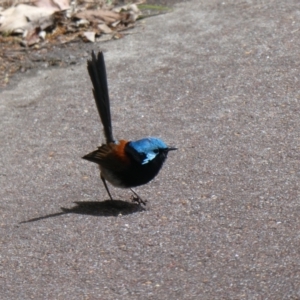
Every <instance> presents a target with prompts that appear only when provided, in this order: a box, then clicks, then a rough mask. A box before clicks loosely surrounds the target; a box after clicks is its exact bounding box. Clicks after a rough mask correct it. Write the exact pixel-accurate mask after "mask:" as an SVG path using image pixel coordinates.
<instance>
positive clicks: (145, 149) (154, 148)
mask: <svg viewBox="0 0 300 300" xmlns="http://www.w3.org/2000/svg"><path fill="white" fill-rule="evenodd" d="M126 148H127V149H126V151H127V152H128V153H129V154H130V155H131V156H132V157H133V158H134V159H135V160H136V161H138V162H139V163H140V164H142V165H145V164H148V163H150V162H151V161H153V160H155V159H156V158H160V159H161V160H162V162H163V161H164V160H165V159H166V158H167V155H168V153H169V151H172V150H177V148H175V147H168V146H167V145H166V144H165V143H164V142H163V141H162V140H161V139H158V138H155V137H148V138H144V139H141V140H137V141H131V142H129V143H128V146H127V147H126Z"/></svg>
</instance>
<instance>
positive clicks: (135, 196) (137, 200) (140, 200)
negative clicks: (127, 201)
mask: <svg viewBox="0 0 300 300" xmlns="http://www.w3.org/2000/svg"><path fill="white" fill-rule="evenodd" d="M131 201H132V202H137V203H138V204H139V205H141V204H144V205H146V203H147V200H143V199H142V198H141V197H140V196H138V195H131Z"/></svg>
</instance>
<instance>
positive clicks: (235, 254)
mask: <svg viewBox="0 0 300 300" xmlns="http://www.w3.org/2000/svg"><path fill="white" fill-rule="evenodd" d="M92 47H93V49H94V50H95V51H99V50H103V51H104V54H105V60H106V67H107V73H108V81H109V90H110V95H111V106H112V108H111V109H112V119H113V126H114V134H115V136H116V138H119V139H128V140H133V139H138V138H142V137H145V136H157V137H160V138H162V139H163V140H164V141H165V142H166V143H167V144H168V145H171V146H177V147H178V148H179V150H178V151H177V152H175V151H174V152H172V153H170V154H169V157H168V159H167V162H166V164H165V165H164V167H163V169H162V171H161V172H160V174H159V175H158V176H157V177H156V178H155V180H153V181H152V182H151V183H150V184H148V185H146V186H142V187H140V188H137V189H136V191H137V192H138V193H139V194H140V195H141V197H142V198H145V199H147V200H148V204H147V206H146V208H143V207H139V206H137V205H136V204H134V203H131V200H130V198H131V194H130V191H128V190H122V189H116V188H111V193H112V194H113V196H114V197H115V199H117V200H116V201H115V202H113V203H112V202H111V201H108V197H107V194H106V191H105V189H104V187H103V185H102V182H101V180H100V178H99V172H98V169H97V167H96V165H95V164H93V163H89V162H87V161H84V160H82V159H81V157H82V156H83V155H85V154H87V153H89V152H91V151H92V150H94V149H96V146H98V145H99V144H101V143H102V142H103V141H104V137H103V133H102V128H101V125H100V121H99V117H98V115H97V111H96V108H95V103H94V100H93V96H92V91H91V83H90V80H89V77H88V73H87V70H86V59H87V58H88V57H89V52H90V50H87V51H83V53H82V58H81V59H80V60H78V64H77V65H73V66H70V67H67V68H53V69H49V70H39V71H37V72H35V73H32V74H30V75H26V76H25V75H21V76H19V77H18V81H19V82H18V83H17V84H15V85H14V86H13V87H11V88H8V89H5V90H2V91H1V93H0V120H1V121H0V151H1V157H0V184H1V189H0V208H1V210H0V211H1V220H0V236H1V238H0V241H1V246H0V247H1V250H0V259H1V264H0V282H1V284H0V295H1V296H0V298H1V299H5V300H6V299H22V300H27V299H85V300H87V299H104V300H106V299H107V300H110V299H114V300H116V299H122V300H123V299H125V300H126V299H161V300H163V299H166V300H169V299H201V300H205V299H208V300H210V299H271V300H274V299H293V300H295V299H300V234H299V232H300V218H299V214H300V201H299V181H300V154H299V151H300V134H299V132H300V117H299V115H300V102H299V101H300V76H299V67H300V2H299V1H297V0H285V1H281V0H274V1H272V0H269V1H261V0H253V1H245V0H228V1H220V0H202V1H199V0H191V1H186V2H184V3H181V4H180V3H179V4H177V5H175V6H174V9H173V11H172V12H171V13H168V14H165V15H161V16H158V17H153V18H148V19H145V20H144V21H142V22H141V23H140V25H139V26H137V27H136V28H135V29H134V30H133V31H130V34H128V35H127V36H126V37H125V38H123V39H121V40H117V41H110V42H106V43H101V44H93V45H92Z"/></svg>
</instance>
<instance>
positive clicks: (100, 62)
mask: <svg viewBox="0 0 300 300" xmlns="http://www.w3.org/2000/svg"><path fill="white" fill-rule="evenodd" d="M87 69H88V72H89V74H90V77H91V80H92V83H93V87H94V89H93V93H94V98H95V101H96V105H97V109H98V112H99V115H100V118H101V122H102V124H103V128H104V134H105V138H106V143H111V142H114V138H113V134H112V126H111V116H110V104H109V95H108V86H107V77H106V69H105V62H104V56H103V53H102V52H99V53H98V56H97V57H96V55H95V53H94V51H93V52H92V60H88V65H87Z"/></svg>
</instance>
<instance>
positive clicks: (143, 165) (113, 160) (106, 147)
mask: <svg viewBox="0 0 300 300" xmlns="http://www.w3.org/2000/svg"><path fill="white" fill-rule="evenodd" d="M87 69H88V72H89V75H90V78H91V81H92V83H93V87H94V89H93V94H94V98H95V102H96V106H97V109H98V112H99V115H100V119H101V122H102V124H103V129H104V135H105V138H106V143H105V144H102V145H101V146H100V147H98V149H97V150H95V151H93V152H91V153H89V154H87V155H85V156H83V157H82V158H83V159H86V160H88V161H91V162H94V163H96V164H98V165H99V168H100V177H101V180H102V181H103V184H104V187H105V189H106V191H107V193H108V195H109V198H110V199H111V200H113V198H112V196H111V193H110V191H109V189H108V186H107V184H106V181H108V182H109V183H111V184H112V185H113V186H116V187H119V188H130V189H131V191H132V192H133V193H134V195H135V196H134V197H133V200H134V201H137V202H138V203H139V204H141V203H143V204H144V205H145V204H146V202H145V201H143V200H142V199H141V198H140V197H139V196H138V194H137V193H136V192H135V191H134V190H133V189H132V188H133V187H136V186H139V185H143V184H146V183H148V182H149V181H150V180H152V179H153V178H154V177H155V176H156V175H157V174H158V172H159V170H160V169H161V167H162V165H163V163H164V161H165V160H166V158H167V155H168V153H169V151H172V150H177V148H175V147H168V146H167V145H166V144H165V143H164V142H163V141H162V140H160V139H158V138H155V137H147V138H143V139H140V140H137V141H126V140H119V141H116V140H115V139H114V138H113V133H112V125H111V115H110V101H109V94H108V86H107V76H106V68H105V62H104V56H103V53H102V52H99V53H98V56H97V57H96V55H95V53H94V51H93V52H92V59H91V60H88V61H87Z"/></svg>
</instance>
